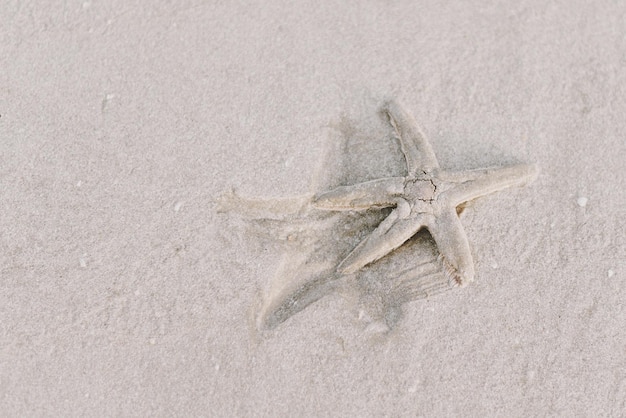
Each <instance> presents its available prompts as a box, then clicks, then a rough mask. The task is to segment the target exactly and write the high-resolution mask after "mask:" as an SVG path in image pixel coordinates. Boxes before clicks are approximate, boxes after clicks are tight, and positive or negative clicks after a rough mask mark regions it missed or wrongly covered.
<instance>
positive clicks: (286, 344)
mask: <svg viewBox="0 0 626 418" xmlns="http://www.w3.org/2000/svg"><path fill="white" fill-rule="evenodd" d="M263 3H264V4H263V5H258V4H255V3H250V4H239V3H237V4H236V3H234V2H200V1H194V2H191V1H180V2H167V1H158V2H134V1H131V2H129V1H111V2H92V1H83V2H81V1H77V2H64V3H62V4H61V3H54V2H51V1H40V2H21V1H11V0H9V1H5V2H4V5H3V6H2V8H1V9H2V11H1V12H0V170H1V171H0V245H1V248H0V269H1V270H0V272H1V273H0V406H1V409H0V415H4V416H148V415H149V416H173V415H174V416H496V415H497V416H532V415H539V416H546V415H551V416H572V415H579V416H620V415H623V414H624V413H625V411H626V351H625V350H626V348H625V347H626V333H624V324H625V323H626V305H625V304H624V300H625V298H626V287H625V286H624V285H623V283H624V277H625V274H626V238H625V237H626V210H625V208H626V192H625V188H626V174H625V173H626V171H625V170H624V167H625V164H626V118H625V117H624V115H625V114H626V4H622V3H620V2H610V1H598V2H586V1H582V0H581V1H578V0H576V1H561V2H556V1H555V2H545V1H534V0H533V1H530V0H523V1H499V2H495V1H494V2H478V1H476V2H441V1H424V2H409V1H406V2H394V3H392V4H390V2H382V1H380V2H378V1H369V2H359V3H350V2H322V4H318V2H297V4H294V3H293V2H279V1H269V2H263ZM389 97H394V98H398V99H399V100H401V101H402V102H403V103H404V104H405V106H406V107H407V108H408V110H409V111H410V112H411V113H412V114H413V115H414V117H415V119H416V120H417V121H418V122H419V123H420V124H421V126H422V128H423V130H424V132H425V133H426V134H427V135H428V137H429V138H430V141H431V144H432V147H433V149H434V151H435V153H436V155H437V157H438V159H439V162H440V164H441V166H443V167H445V168H447V169H450V170H465V169H471V168H480V167H486V166H499V165H507V164H514V163H537V164H538V165H539V166H540V167H541V174H540V176H539V178H538V179H537V180H536V181H535V182H534V183H533V184H532V185H529V186H527V187H524V188H516V189H511V190H506V191H503V192H500V193H497V194H493V195H490V196H487V197H484V198H481V199H479V200H476V201H475V202H472V204H471V205H470V206H468V207H467V208H466V209H465V211H464V213H463V217H462V222H463V225H464V226H465V230H466V232H467V235H468V237H469V240H470V245H471V248H472V253H473V256H474V260H475V267H476V280H475V282H474V283H472V284H471V285H470V286H468V287H467V288H463V289H454V290H451V291H447V292H444V293H442V294H439V295H436V296H433V297H429V298H426V299H416V300H410V301H404V302H406V303H404V302H403V303H402V304H401V306H395V307H394V309H395V310H394V312H395V313H394V315H395V316H393V321H391V326H378V325H380V321H379V320H378V319H377V318H375V316H376V315H377V314H378V315H383V316H384V315H385V313H384V312H388V308H389V306H388V305H385V301H384V300H383V301H382V302H380V301H381V298H383V299H384V296H385V295H386V294H387V293H385V292H387V291H388V290H389V288H388V287H385V283H387V282H386V281H385V280H386V279H389V280H391V282H392V283H393V280H394V278H395V277H397V275H396V274H395V273H394V272H395V271H396V270H394V268H397V269H400V270H401V269H402V268H406V267H410V266H412V265H414V264H415V263H418V262H419V261H420V260H422V259H423V257H428V254H429V251H431V250H432V249H433V248H434V247H432V242H430V241H429V239H428V237H427V236H425V237H422V239H421V240H413V241H412V242H411V243H410V245H409V246H408V247H407V248H403V249H401V250H399V251H398V252H397V253H394V254H392V255H391V256H389V257H388V258H387V259H383V260H381V262H380V264H379V267H376V268H374V269H371V270H369V271H370V273H368V274H369V276H368V277H369V278H368V280H366V281H365V282H364V283H365V286H361V287H358V286H356V287H355V286H353V287H348V288H342V289H338V288H332V289H329V291H328V292H326V293H325V294H324V295H322V296H323V297H320V298H319V300H317V301H315V302H314V303H311V304H310V305H309V306H308V307H307V308H306V309H303V310H301V311H300V312H298V313H296V314H294V315H292V316H290V317H289V318H288V319H286V320H285V321H284V322H281V323H280V324H278V325H277V326H275V327H274V328H273V329H271V330H264V331H261V332H260V331H259V330H258V327H257V325H258V323H257V318H258V313H259V306H262V305H263V300H264V299H263V298H264V296H263V295H266V294H267V292H268V289H272V286H274V285H275V284H276V283H277V280H284V281H287V282H289V280H291V279H292V278H293V277H290V276H289V275H282V276H281V275H280V274H279V273H281V272H282V271H284V270H281V269H284V268H286V267H287V268H288V267H289V266H293V265H294V264H293V263H286V264H285V260H287V261H289V260H292V261H293V260H295V258H293V257H295V256H293V254H294V250H293V248H294V247H293V245H292V243H291V241H289V237H288V236H286V235H283V236H281V235H280V231H283V230H284V229H281V228H282V227H283V226H285V225H286V226H287V227H291V228H294V227H297V230H298V231H300V233H302V234H305V235H306V237H307V239H310V242H313V243H315V242H318V241H316V240H317V239H320V240H323V239H324V238H325V237H326V238H327V239H329V238H328V235H324V234H321V233H319V234H317V235H315V234H312V233H308V231H312V229H311V228H312V226H311V224H310V223H307V222H308V221H309V218H307V217H305V218H306V219H304V220H303V221H302V220H301V219H300V218H298V219H295V218H288V219H286V221H284V222H282V224H281V225H282V226H281V227H280V228H274V229H272V228H273V226H272V225H273V224H272V225H267V224H264V223H259V222H251V221H250V220H246V219H243V218H242V217H241V216H240V214H238V213H235V212H236V211H221V210H220V199H221V198H223V196H224V195H225V194H226V195H227V194H228V193H230V191H231V190H235V192H236V193H237V195H238V196H243V197H245V198H254V199H270V200H271V199H278V198H293V197H298V196H307V195H310V194H311V193H316V192H319V191H322V189H325V188H326V187H329V186H332V185H333V184H340V183H344V184H350V183H353V182H356V181H360V180H363V179H367V178H375V177H377V176H380V175H387V174H396V173H400V172H401V170H402V155H401V153H400V151H399V148H398V146H397V144H395V143H393V141H391V139H390V136H389V131H388V129H387V128H386V127H385V125H384V123H383V122H382V121H381V120H380V118H379V117H378V116H377V110H378V109H379V107H380V105H381V103H382V101H383V100H385V99H386V98H389ZM308 215H309V214H307V216H308ZM312 216H313V218H314V215H312ZM367 216H368V217H367V218H364V219H363V222H364V224H363V225H366V226H367V227H369V228H371V227H373V226H375V223H376V222H375V220H376V218H375V217H376V216H379V214H378V215H377V214H369V215H367ZM313 220H315V219H313ZM344 221H345V219H343V220H338V222H339V224H338V225H342V223H341V222H344ZM298 222H300V223H298ZM368 222H370V223H368ZM372 223H373V224H372ZM274 226H275V225H274ZM321 230H322V231H323V229H321ZM355 230H358V228H355ZM276 231H278V238H277V235H276V233H277V232H276ZM318 231H319V230H318ZM307 234H308V235H307ZM281 237H282V238H281ZM336 237H338V238H337V240H338V241H337V240H336V241H332V240H331V242H333V244H332V245H330V246H329V247H328V252H327V254H328V257H337V259H339V258H340V257H341V254H340V253H336V252H333V251H331V250H333V249H338V248H339V247H337V245H340V244H339V242H341V245H347V244H346V242H347V241H342V237H344V235H336ZM353 239H356V238H353ZM300 248H302V247H300ZM342 248H343V247H342ZM413 250H415V251H413ZM297 251H300V250H297ZM297 251H296V253H297ZM343 251H345V249H344V250H343ZM420 251H421V253H420ZM299 254H302V253H301V252H300V253H299ZM292 256H293V257H292ZM286 257H287V258H286ZM289 257H292V258H289ZM385 263H387V264H385ZM295 279H296V280H301V279H302V278H301V277H300V278H295ZM346 289H348V290H346ZM359 292H360V293H359ZM377 301H378V302H380V304H379V305H377ZM376 309H379V310H378V311H377V310H376ZM381 312H383V313H382V314H381ZM387 319H388V318H387ZM377 324H378V325H377ZM386 324H387V323H386ZM387 325H389V324H387Z"/></svg>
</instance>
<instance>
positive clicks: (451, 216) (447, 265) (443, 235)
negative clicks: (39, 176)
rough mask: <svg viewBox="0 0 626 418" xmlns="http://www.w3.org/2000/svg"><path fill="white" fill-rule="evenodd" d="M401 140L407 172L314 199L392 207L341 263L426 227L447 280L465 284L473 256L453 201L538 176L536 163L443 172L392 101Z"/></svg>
mask: <svg viewBox="0 0 626 418" xmlns="http://www.w3.org/2000/svg"><path fill="white" fill-rule="evenodd" d="M383 112H384V113H385V114H386V115H387V116H388V118H389V123H390V124H391V126H392V127H393V129H394V132H395V134H396V137H397V139H398V140H399V141H400V145H401V149H402V152H403V153H404V156H405V159H406V164H407V171H408V174H407V176H406V177H404V178H400V177H392V178H385V179H380V180H373V181H369V182H365V183H359V184H355V185H352V186H342V187H339V188H336V189H334V190H331V191H329V192H326V193H322V194H321V195H319V196H317V197H316V198H315V199H314V205H315V206H316V207H317V208H319V209H325V210H364V209H370V208H383V207H392V206H396V208H395V209H394V210H393V211H392V212H391V214H390V215H389V216H388V217H387V218H386V219H385V220H384V221H383V222H381V224H380V225H379V226H378V227H377V228H376V229H375V230H374V231H373V232H372V233H371V235H370V236H368V237H367V238H365V239H364V240H363V241H362V242H361V243H359V244H358V245H357V246H356V247H355V248H354V250H352V252H350V254H348V256H347V257H346V258H345V259H344V260H343V261H342V262H341V263H340V264H339V266H338V267H337V271H338V272H339V273H341V274H350V273H354V272H356V271H358V270H359V269H361V268H362V267H365V266H366V265H368V264H370V263H372V262H374V261H376V260H378V259H380V258H382V257H384V256H385V255H386V254H388V253H390V252H391V251H393V250H395V249H396V248H398V247H399V246H401V245H402V244H403V243H404V242H406V241H407V240H408V239H409V238H411V237H412V236H413V235H414V234H415V233H416V232H417V231H418V230H419V229H421V228H422V227H425V228H427V229H428V230H429V231H430V233H431V235H432V236H433V239H434V240H435V243H436V244H437V248H438V249H439V252H440V255H441V257H440V258H441V261H442V264H443V267H444V271H445V272H446V274H447V275H448V277H449V278H450V280H451V281H452V282H454V283H456V284H458V285H461V286H464V285H466V284H468V283H469V282H471V281H472V280H473V279H474V261H473V259H472V254H471V251H470V246H469V242H468V240H467V236H466V235H465V231H464V230H463V226H462V224H461V221H460V219H459V218H458V215H457V212H456V207H457V206H458V205H460V204H461V203H464V202H466V201H468V200H472V199H475V198H477V197H480V196H484V195H486V194H490V193H493V192H496V191H499V190H501V189H504V188H507V187H511V186H519V185H523V184H526V183H529V182H531V181H533V180H534V179H535V178H536V177H537V173H538V171H539V170H538V168H537V166H536V165H525V164H519V165H513V166H509V167H494V168H486V169H478V170H470V171H463V172H447V171H445V170H441V169H440V168H439V164H438V162H437V159H436V157H435V154H434V153H433V151H432V148H431V146H430V144H429V143H428V141H427V140H426V137H425V136H424V134H422V132H421V131H420V129H419V127H418V126H417V124H416V123H415V121H414V120H413V119H412V118H411V116H410V115H409V114H408V113H407V112H406V111H405V110H404V109H403V108H402V106H400V105H399V104H398V103H397V102H395V101H390V102H388V103H386V104H385V106H384V107H383Z"/></svg>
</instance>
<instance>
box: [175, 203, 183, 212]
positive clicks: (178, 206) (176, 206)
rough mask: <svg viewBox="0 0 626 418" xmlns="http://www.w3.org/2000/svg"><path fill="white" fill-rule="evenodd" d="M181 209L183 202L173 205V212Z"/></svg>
mask: <svg viewBox="0 0 626 418" xmlns="http://www.w3.org/2000/svg"><path fill="white" fill-rule="evenodd" d="M182 207H183V202H176V204H175V205H174V212H178V211H179V210H180V209H181V208H182Z"/></svg>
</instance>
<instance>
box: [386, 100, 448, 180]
mask: <svg viewBox="0 0 626 418" xmlns="http://www.w3.org/2000/svg"><path fill="white" fill-rule="evenodd" d="M383 111H384V112H385V114H386V115H387V117H388V118H389V123H390V124H391V126H393V128H394V131H395V133H396V137H397V138H398V141H400V147H401V148H402V153H403V154H404V158H405V159H406V165H407V169H408V172H409V174H415V173H417V172H418V171H431V170H433V169H435V168H437V167H439V163H438V162H437V158H436V157H435V153H434V152H433V150H432V148H431V146H430V143H429V142H428V140H427V139H426V136H424V134H423V133H422V131H421V130H420V128H419V126H418V125H417V123H415V120H413V118H412V117H411V115H409V114H408V113H407V112H406V111H405V110H404V108H403V107H402V106H401V105H400V104H399V103H398V102H396V101H390V102H388V103H386V104H385V106H384V108H383Z"/></svg>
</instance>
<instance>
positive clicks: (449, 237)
mask: <svg viewBox="0 0 626 418" xmlns="http://www.w3.org/2000/svg"><path fill="white" fill-rule="evenodd" d="M427 227H428V231H429V232H430V235H431V236H432V237H433V239H434V240H435V243H436V244H437V248H438V249H439V253H440V255H441V260H442V262H443V265H444V267H445V272H446V274H448V275H449V276H450V278H451V279H454V281H456V283H457V284H458V285H460V286H466V285H467V284H468V283H469V282H471V281H472V280H474V260H473V259H472V253H471V251H470V247H469V242H468V241H467V235H465V230H464V229H463V225H462V224H461V220H460V219H459V217H458V215H457V214H456V210H455V209H454V208H452V209H449V210H446V211H444V212H442V213H441V214H439V215H438V216H437V217H436V218H435V221H434V222H433V223H432V224H429V225H428V226H427Z"/></svg>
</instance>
